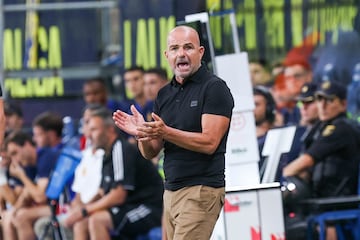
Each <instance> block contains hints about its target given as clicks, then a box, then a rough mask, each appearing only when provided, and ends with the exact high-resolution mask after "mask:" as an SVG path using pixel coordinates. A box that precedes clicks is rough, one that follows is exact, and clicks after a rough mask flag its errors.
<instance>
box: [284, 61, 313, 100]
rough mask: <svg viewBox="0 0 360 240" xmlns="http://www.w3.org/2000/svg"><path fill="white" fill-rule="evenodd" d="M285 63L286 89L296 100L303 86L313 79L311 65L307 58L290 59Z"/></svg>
mask: <svg viewBox="0 0 360 240" xmlns="http://www.w3.org/2000/svg"><path fill="white" fill-rule="evenodd" d="M284 65H285V68H284V76H285V84H286V89H287V91H288V92H289V93H290V95H291V96H292V97H293V100H294V99H295V98H296V97H297V96H298V95H299V94H300V92H301V87H302V86H303V85H304V84H305V83H309V82H311V81H312V70H311V66H310V64H309V63H308V61H307V60H305V59H289V60H287V61H285V63H284Z"/></svg>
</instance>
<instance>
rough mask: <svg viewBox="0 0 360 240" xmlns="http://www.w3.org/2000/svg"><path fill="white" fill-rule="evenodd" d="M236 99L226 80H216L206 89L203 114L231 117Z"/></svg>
mask: <svg viewBox="0 0 360 240" xmlns="http://www.w3.org/2000/svg"><path fill="white" fill-rule="evenodd" d="M233 108H234V99H233V97H232V95H231V92H230V89H229V88H228V87H227V85H226V83H225V81H223V80H220V79H219V80H215V81H214V82H213V83H210V84H209V86H208V87H207V89H206V95H205V100H204V108H203V114H215V115H221V116H225V117H228V118H231V114H232V110H233Z"/></svg>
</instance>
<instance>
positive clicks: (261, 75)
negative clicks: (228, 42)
mask: <svg viewBox="0 0 360 240" xmlns="http://www.w3.org/2000/svg"><path fill="white" fill-rule="evenodd" d="M249 68H250V79H251V82H252V85H253V87H255V86H257V85H265V86H270V85H272V78H271V73H270V71H269V67H268V64H267V61H266V60H265V59H257V60H251V61H250V62H249Z"/></svg>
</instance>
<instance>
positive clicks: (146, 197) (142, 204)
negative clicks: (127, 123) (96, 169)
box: [64, 110, 163, 240]
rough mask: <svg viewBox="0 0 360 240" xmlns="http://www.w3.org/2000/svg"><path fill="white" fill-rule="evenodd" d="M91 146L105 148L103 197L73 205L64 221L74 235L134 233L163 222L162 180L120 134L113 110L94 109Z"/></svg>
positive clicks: (101, 235) (91, 125) (129, 234)
mask: <svg viewBox="0 0 360 240" xmlns="http://www.w3.org/2000/svg"><path fill="white" fill-rule="evenodd" d="M89 132H90V139H91V143H92V146H93V147H94V148H95V149H103V150H104V151H105V155H104V158H103V166H102V180H101V190H100V196H101V198H100V199H98V200H95V201H92V202H89V203H87V204H84V205H82V206H78V207H77V208H72V210H71V211H70V212H69V214H68V217H67V218H66V219H65V220H64V224H65V225H66V226H69V227H73V230H74V239H87V238H89V237H90V238H91V239H103V240H105V239H110V233H111V232H115V233H116V234H119V235H121V236H126V237H130V238H132V237H134V236H136V235H138V234H142V233H146V232H148V231H149V230H150V229H151V228H153V227H156V226H160V225H161V214H162V194H163V183H162V180H161V178H160V176H159V174H158V173H157V171H156V168H155V167H154V166H153V165H152V164H151V162H149V161H147V160H146V159H144V158H142V157H141V155H140V153H139V152H138V150H137V149H136V147H135V146H133V145H131V144H128V143H127V141H123V140H121V139H119V138H118V135H117V130H116V126H115V124H114V121H113V119H112V114H111V112H108V111H106V110H99V111H94V112H93V113H92V116H91V118H90V121H89Z"/></svg>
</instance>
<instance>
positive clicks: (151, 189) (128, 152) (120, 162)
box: [100, 139, 164, 209]
mask: <svg viewBox="0 0 360 240" xmlns="http://www.w3.org/2000/svg"><path fill="white" fill-rule="evenodd" d="M111 153H112V154H109V155H106V156H104V160H103V168H102V179H101V186H100V187H101V188H102V189H103V190H104V192H105V194H107V193H108V192H109V191H110V190H111V189H112V188H115V187H117V186H119V185H122V186H123V188H124V189H126V190H127V198H126V201H125V204H132V205H136V204H148V205H151V206H154V207H158V208H159V209H161V208H162V194H163V190H164V188H163V181H162V179H161V177H160V175H159V173H158V171H157V169H156V167H155V166H154V164H152V162H151V161H149V160H146V159H145V158H143V157H142V156H141V154H140V152H139V151H138V149H137V148H136V147H135V146H132V145H131V144H129V143H128V142H127V141H124V140H120V139H119V140H117V141H115V142H114V144H113V146H112V151H111Z"/></svg>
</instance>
